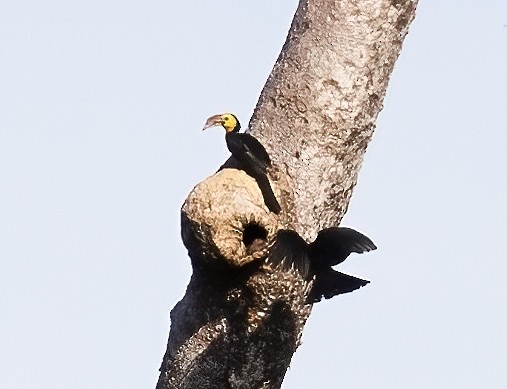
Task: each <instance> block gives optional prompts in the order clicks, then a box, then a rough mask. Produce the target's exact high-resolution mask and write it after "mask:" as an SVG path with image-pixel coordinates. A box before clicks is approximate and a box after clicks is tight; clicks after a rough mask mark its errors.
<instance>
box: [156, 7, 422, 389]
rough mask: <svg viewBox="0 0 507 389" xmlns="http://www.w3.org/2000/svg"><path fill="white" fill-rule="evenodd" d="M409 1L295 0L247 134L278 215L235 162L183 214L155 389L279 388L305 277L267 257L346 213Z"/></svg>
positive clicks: (302, 317) (201, 188) (200, 189)
mask: <svg viewBox="0 0 507 389" xmlns="http://www.w3.org/2000/svg"><path fill="white" fill-rule="evenodd" d="M416 6H417V0H405V1H403V0H390V1H389V0H341V1H339V0H334V1H333V0H300V3H299V6H298V9H297V11H296V14H295V16H294V20H293V22H292V26H291V28H290V31H289V34H288V37H287V40H286V42H285V44H284V46H283V48H282V51H281V53H280V56H279V58H278V60H277V62H276V64H275V66H274V68H273V71H272V72H271V75H270V76H269V78H268V81H267V82H266V85H265V87H264V89H263V91H262V93H261V96H260V98H259V102H258V104H257V107H256V109H255V112H254V115H253V117H252V119H251V121H250V123H249V129H248V131H249V132H250V133H252V134H253V135H254V136H256V137H257V138H258V139H259V140H260V141H261V143H262V144H263V145H264V147H265V148H266V150H267V151H268V153H269V155H270V157H271V160H272V164H273V169H272V171H270V180H271V182H272V186H273V189H274V191H275V194H276V195H277V197H278V199H279V200H280V205H281V206H282V212H281V214H280V215H274V214H273V213H270V212H269V211H268V210H267V208H266V207H265V205H264V201H263V198H262V194H261V192H260V190H259V188H258V186H257V184H256V182H255V180H254V179H253V178H251V177H249V176H248V175H246V173H244V172H243V171H241V170H237V169H234V167H235V161H234V160H233V159H232V158H231V159H230V160H229V161H227V162H226V164H225V165H224V166H223V167H222V169H221V170H220V171H219V172H217V173H216V174H215V175H213V176H211V177H209V178H208V179H206V180H205V181H203V182H201V183H200V184H198V185H197V186H196V187H195V188H194V189H193V190H192V192H191V193H190V194H189V196H188V198H187V200H186V201H185V204H184V205H183V207H182V239H183V241H184V243H185V246H186V247H187V249H188V251H189V256H190V258H191V261H192V267H193V274H192V278H191V280H190V283H189V285H188V287H187V291H186V294H185V296H184V298H183V299H182V300H181V301H180V302H179V303H178V304H176V306H175V307H174V309H173V310H172V312H171V330H170V334H169V341H168V345H167V351H166V354H165V356H164V358H163V362H162V366H161V369H160V370H161V374H160V378H159V381H158V384H157V389H166V388H279V387H280V386H281V383H282V380H283V377H284V375H285V372H286V370H287V368H288V366H289V363H290V360H291V358H292V355H293V353H294V352H295V350H296V348H297V347H298V345H299V341H300V337H301V333H302V330H303V327H304V324H305V322H306V320H307V318H308V316H309V314H310V312H311V305H309V304H307V300H306V297H307V296H308V293H309V291H310V290H311V282H307V281H305V280H303V279H302V278H301V277H300V275H299V274H298V273H297V272H296V271H291V270H289V271H284V270H283V269H280V268H272V267H271V266H269V264H268V263H267V262H266V261H264V260H263V258H265V256H266V254H267V251H268V244H269V242H272V240H273V238H274V235H275V233H276V231H277V230H278V229H280V228H291V229H294V230H295V231H297V232H298V233H299V234H300V235H301V236H303V237H304V238H305V239H307V240H313V239H314V238H315V237H316V235H317V233H318V231H320V230H321V229H322V228H326V227H330V226H336V225H338V224H339V222H340V221H341V219H342V218H343V216H344V214H345V212H346V210H347V207H348V203H349V200H350V197H351V195H352V190H353V187H354V186H355V184H356V182H357V176H358V172H359V169H360V166H361V162H362V159H363V156H364V153H365V151H366V147H367V145H368V143H369V141H370V139H371V137H372V134H373V131H374V127H375V121H376V118H377V116H378V114H379V112H380V110H381V108H382V102H383V99H384V96H385V92H386V88H387V84H388V80H389V76H390V74H391V72H392V70H393V67H394V63H395V61H396V59H397V58H398V56H399V53H400V50H401V46H402V43H403V40H404V38H405V36H406V34H407V32H408V27H409V25H410V22H411V21H412V20H413V18H414V15H415V9H416Z"/></svg>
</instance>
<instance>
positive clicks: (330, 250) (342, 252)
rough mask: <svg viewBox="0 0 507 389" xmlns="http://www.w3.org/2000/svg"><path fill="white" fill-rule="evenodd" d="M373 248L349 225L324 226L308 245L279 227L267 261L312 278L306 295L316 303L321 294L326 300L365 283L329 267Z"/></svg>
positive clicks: (290, 231) (291, 232)
mask: <svg viewBox="0 0 507 389" xmlns="http://www.w3.org/2000/svg"><path fill="white" fill-rule="evenodd" d="M376 248H377V247H376V246H375V244H374V243H373V242H372V241H371V240H370V239H369V238H368V237H366V236H364V235H363V234H361V233H359V232H357V231H355V230H353V229H351V228H345V227H331V228H325V229H323V230H321V231H320V232H319V233H318V235H317V238H316V239H315V241H314V242H312V243H309V244H308V243H306V241H305V240H304V239H303V238H302V237H301V236H299V234H298V233H297V232H296V231H293V230H278V232H277V234H276V238H275V241H274V243H273V245H272V246H271V249H270V252H269V258H268V262H269V263H271V264H272V265H281V266H282V267H283V268H285V269H288V268H291V267H292V268H294V269H297V270H298V271H299V272H300V274H301V275H302V276H303V277H304V278H306V279H308V280H310V279H312V278H313V277H315V279H314V283H313V287H312V290H311V292H310V295H309V297H308V300H309V302H310V303H315V302H318V301H320V300H321V299H322V297H324V298H326V299H328V298H331V297H333V296H336V295H338V294H342V293H348V292H352V291H353V290H356V289H359V288H360V287H362V286H364V285H366V284H368V283H369V282H370V281H366V280H362V279H360V278H357V277H354V276H350V275H348V274H344V273H341V272H339V271H336V270H334V269H333V268H332V266H335V265H338V264H340V263H342V262H343V261H345V259H346V258H347V257H348V256H349V255H350V254H351V253H364V252H366V251H370V250H375V249H376Z"/></svg>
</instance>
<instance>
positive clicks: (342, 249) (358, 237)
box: [310, 227, 377, 269]
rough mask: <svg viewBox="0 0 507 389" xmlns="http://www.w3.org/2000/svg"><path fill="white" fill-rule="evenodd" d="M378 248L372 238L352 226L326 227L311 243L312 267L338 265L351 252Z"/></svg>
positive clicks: (362, 251) (320, 267)
mask: <svg viewBox="0 0 507 389" xmlns="http://www.w3.org/2000/svg"><path fill="white" fill-rule="evenodd" d="M376 248H377V246H375V244H374V243H373V242H372V241H371V240H370V238H368V237H367V236H365V235H363V234H361V233H360V232H357V231H355V230H353V229H351V228H345V227H331V228H325V229H323V230H322V231H320V232H319V234H318V235H317V239H315V241H314V242H313V243H312V244H311V245H310V257H311V259H312V267H314V268H319V269H322V268H326V267H330V266H334V265H338V264H339V263H341V262H343V261H344V260H345V259H346V258H347V257H348V256H349V255H350V254H351V253H364V252H365V251H370V250H375V249H376Z"/></svg>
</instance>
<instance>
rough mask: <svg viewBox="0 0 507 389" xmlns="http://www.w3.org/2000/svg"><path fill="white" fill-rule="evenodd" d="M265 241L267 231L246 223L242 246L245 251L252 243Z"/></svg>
mask: <svg viewBox="0 0 507 389" xmlns="http://www.w3.org/2000/svg"><path fill="white" fill-rule="evenodd" d="M267 239H268V231H267V230H266V229H265V228H264V227H262V226H260V225H259V224H257V223H248V224H247V225H246V226H245V228H244V229H243V244H244V245H245V246H246V248H247V249H248V248H250V247H251V246H252V245H253V244H254V243H259V241H262V242H266V241H267Z"/></svg>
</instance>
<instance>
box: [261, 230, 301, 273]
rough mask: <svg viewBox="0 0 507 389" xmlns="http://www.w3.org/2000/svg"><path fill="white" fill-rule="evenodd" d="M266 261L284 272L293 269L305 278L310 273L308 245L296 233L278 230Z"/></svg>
mask: <svg viewBox="0 0 507 389" xmlns="http://www.w3.org/2000/svg"><path fill="white" fill-rule="evenodd" d="M268 261H269V263H271V264H272V265H275V266H276V265H281V266H282V267H283V268H284V269H286V270H288V269H290V268H291V267H293V268H295V269H297V270H298V271H299V272H300V274H301V275H302V276H303V277H304V278H307V277H308V275H309V271H310V261H309V258H308V244H307V243H306V242H305V241H304V239H303V238H301V237H300V236H299V235H298V233H297V232H296V231H292V230H278V232H277V234H276V240H275V243H274V244H273V246H272V247H271V249H270V250H269V257H268Z"/></svg>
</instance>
